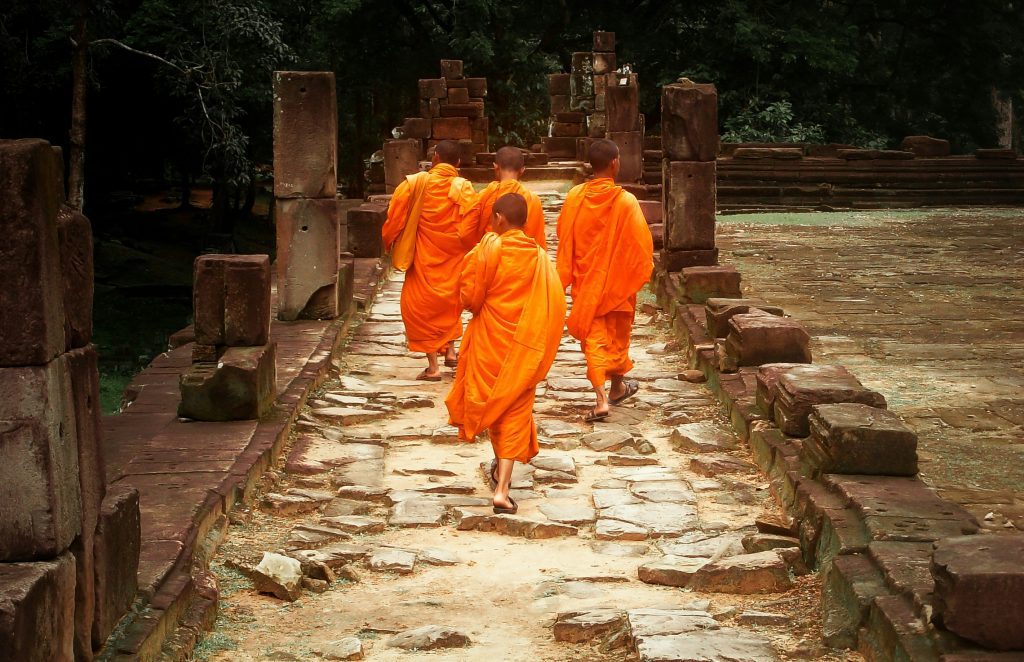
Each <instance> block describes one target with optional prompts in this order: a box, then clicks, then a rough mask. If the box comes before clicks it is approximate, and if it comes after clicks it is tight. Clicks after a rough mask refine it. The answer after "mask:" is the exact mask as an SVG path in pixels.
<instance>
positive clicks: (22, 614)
mask: <svg viewBox="0 0 1024 662" xmlns="http://www.w3.org/2000/svg"><path fill="white" fill-rule="evenodd" d="M74 619H75V559H74V558H73V557H72V556H71V554H69V553H64V554H61V555H60V556H59V557H57V558H56V559H54V560H52V561H39V562H36V563H0V649H2V650H3V653H2V654H0V656H2V657H3V659H5V660H12V661H14V660H17V662H71V661H72V660H74V659H75V653H74V644H73V636H74V626H75V623H74Z"/></svg>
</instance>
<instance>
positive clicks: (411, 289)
mask: <svg viewBox="0 0 1024 662" xmlns="http://www.w3.org/2000/svg"><path fill="white" fill-rule="evenodd" d="M431 163H432V166H431V168H430V170H429V171H427V172H419V173H416V174H414V175H409V176H408V177H406V179H405V181H403V182H402V183H401V184H399V185H398V188H396V189H395V193H394V195H393V196H392V197H391V204H390V205H389V206H388V219H387V221H386V222H385V223H384V228H383V229H382V231H381V233H382V235H383V239H384V245H385V246H386V247H387V248H388V250H389V251H391V253H392V259H393V260H394V261H395V262H396V266H397V262H398V261H399V252H400V253H401V254H402V256H403V259H404V260H405V262H408V264H403V265H402V266H400V267H399V268H404V269H407V271H406V275H405V283H404V284H403V286H402V299H401V309H402V322H403V323H404V324H405V336H406V340H407V341H408V344H409V349H410V350H411V351H414V352H424V353H425V354H426V355H427V367H426V369H425V370H424V371H423V372H421V373H420V374H419V376H417V377H416V379H420V380H425V381H435V382H436V381H440V380H441V371H440V369H439V368H438V364H437V355H438V353H439V352H444V354H445V365H446V366H448V367H452V368H454V367H456V365H457V357H456V354H455V340H456V339H457V338H459V337H461V336H462V319H461V314H462V313H461V307H460V305H459V273H460V271H461V269H462V259H463V257H464V256H465V254H466V251H467V250H468V249H469V248H471V247H472V246H473V244H474V243H475V238H474V237H473V236H472V235H473V233H474V232H475V230H476V227H477V225H478V218H477V217H478V214H479V212H480V209H479V197H478V196H477V194H476V192H475V191H474V190H473V185H472V184H470V183H469V181H467V180H465V179H463V178H462V177H459V170H458V167H459V145H458V143H456V142H454V141H451V140H444V141H441V142H440V143H438V144H437V147H436V148H435V149H434V155H433V157H432V161H431ZM407 231H408V232H407Z"/></svg>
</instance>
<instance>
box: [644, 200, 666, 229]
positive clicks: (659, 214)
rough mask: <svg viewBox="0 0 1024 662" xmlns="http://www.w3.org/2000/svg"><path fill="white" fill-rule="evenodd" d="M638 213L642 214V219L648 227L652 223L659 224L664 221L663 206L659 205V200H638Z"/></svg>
mask: <svg viewBox="0 0 1024 662" xmlns="http://www.w3.org/2000/svg"><path fill="white" fill-rule="evenodd" d="M638 202H639V203H640V211H642V212H643V213H644V218H645V219H647V223H648V224H649V225H651V224H654V223H661V222H662V220H664V217H665V215H664V212H663V210H664V208H665V207H664V205H662V204H661V200H639V201H638Z"/></svg>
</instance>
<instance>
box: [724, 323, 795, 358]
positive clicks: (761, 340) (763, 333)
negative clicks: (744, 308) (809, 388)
mask: <svg viewBox="0 0 1024 662" xmlns="http://www.w3.org/2000/svg"><path fill="white" fill-rule="evenodd" d="M810 341H811V337H810V334H808V333H807V330H806V329H804V327H803V325H802V324H800V323H799V322H797V321H796V320H795V319H793V318H791V317H779V316H777V315H772V314H770V313H766V312H763V311H760V310H752V311H750V312H748V313H746V314H742V315H734V316H733V317H732V318H731V319H730V320H729V335H728V336H727V337H726V339H725V351H726V353H727V354H728V356H729V357H730V358H732V359H733V360H734V361H735V363H736V365H737V366H759V365H762V364H765V363H810V362H811V349H810Z"/></svg>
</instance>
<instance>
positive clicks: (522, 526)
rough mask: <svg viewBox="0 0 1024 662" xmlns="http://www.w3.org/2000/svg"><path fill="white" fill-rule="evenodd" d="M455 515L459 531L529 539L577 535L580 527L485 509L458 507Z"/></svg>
mask: <svg viewBox="0 0 1024 662" xmlns="http://www.w3.org/2000/svg"><path fill="white" fill-rule="evenodd" d="M453 515H454V516H455V520H456V522H457V526H456V528H457V529H458V530H459V531H493V532H495V533H501V534H503V535H507V536H520V537H522V538H529V539H544V538H560V537H564V536H575V535H578V534H579V529H577V528H576V527H575V526H570V525H568V524H559V523H557V522H539V521H536V520H531V519H527V518H525V517H519V516H516V515H495V514H493V513H492V512H490V511H489V510H485V509H482V508H480V509H469V508H456V509H454V510H453Z"/></svg>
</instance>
